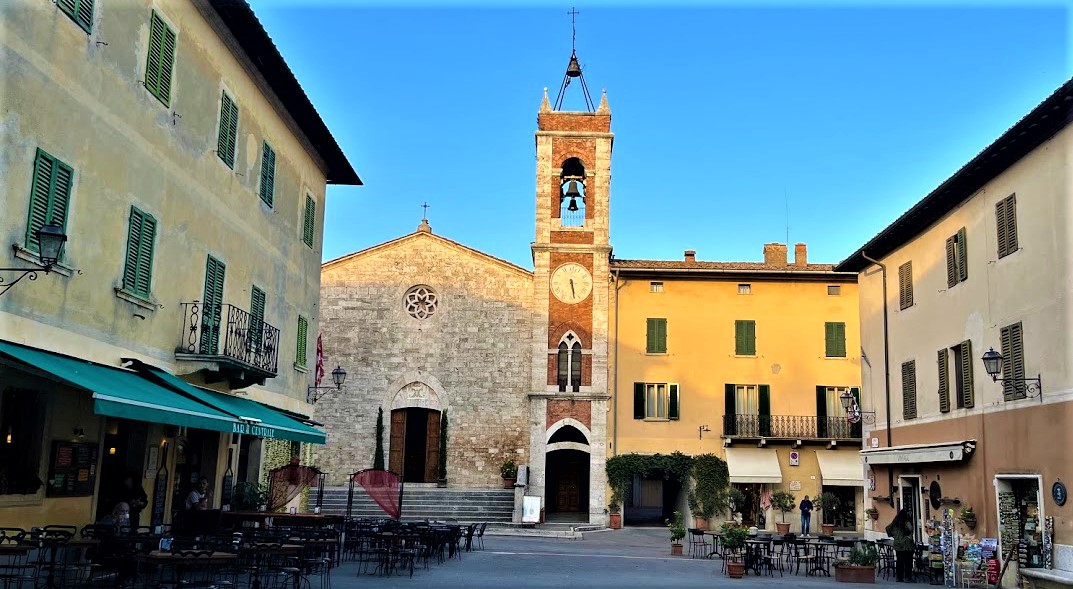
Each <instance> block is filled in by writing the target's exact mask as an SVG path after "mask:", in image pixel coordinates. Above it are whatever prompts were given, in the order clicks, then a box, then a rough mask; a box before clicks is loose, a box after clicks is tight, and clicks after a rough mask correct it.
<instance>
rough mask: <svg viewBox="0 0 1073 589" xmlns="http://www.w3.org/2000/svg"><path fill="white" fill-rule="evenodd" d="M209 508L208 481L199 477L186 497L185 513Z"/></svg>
mask: <svg viewBox="0 0 1073 589" xmlns="http://www.w3.org/2000/svg"><path fill="white" fill-rule="evenodd" d="M208 508H209V479H207V478H205V477H201V478H200V479H198V481H197V486H196V487H194V488H193V489H191V490H190V494H189V495H187V496H186V509H187V511H189V510H192V509H198V510H205V509H208Z"/></svg>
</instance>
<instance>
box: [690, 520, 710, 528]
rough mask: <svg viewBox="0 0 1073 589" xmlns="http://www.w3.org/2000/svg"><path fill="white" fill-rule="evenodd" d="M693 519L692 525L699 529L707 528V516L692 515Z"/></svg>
mask: <svg viewBox="0 0 1073 589" xmlns="http://www.w3.org/2000/svg"><path fill="white" fill-rule="evenodd" d="M693 521H694V525H696V527H697V528H699V529H701V530H707V529H708V518H706V517H694V518H693Z"/></svg>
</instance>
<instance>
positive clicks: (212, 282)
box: [198, 256, 227, 355]
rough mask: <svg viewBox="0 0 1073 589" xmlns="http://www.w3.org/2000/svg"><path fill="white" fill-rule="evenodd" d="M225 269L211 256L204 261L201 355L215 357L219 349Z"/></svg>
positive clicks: (222, 264)
mask: <svg viewBox="0 0 1073 589" xmlns="http://www.w3.org/2000/svg"><path fill="white" fill-rule="evenodd" d="M226 271H227V267H226V266H225V265H224V263H223V262H221V261H220V260H217V259H216V258H214V257H212V256H208V259H207V260H206V261H205V294H204V297H203V299H202V300H203V301H204V303H203V304H202V308H201V340H200V343H199V345H198V349H199V351H200V353H202V354H209V355H215V354H218V353H219V349H220V324H221V321H222V319H223V303H224V277H225V275H226Z"/></svg>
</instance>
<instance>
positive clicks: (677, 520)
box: [667, 511, 686, 556]
mask: <svg viewBox="0 0 1073 589" xmlns="http://www.w3.org/2000/svg"><path fill="white" fill-rule="evenodd" d="M667 528H668V529H670V530H671V556H682V538H685V537H686V527H685V526H684V525H682V512H681V511H676V512H674V517H672V518H671V520H670V521H669V522H667Z"/></svg>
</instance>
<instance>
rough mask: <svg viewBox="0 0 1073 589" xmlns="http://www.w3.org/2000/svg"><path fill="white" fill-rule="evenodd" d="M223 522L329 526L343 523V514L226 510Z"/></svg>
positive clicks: (223, 513)
mask: <svg viewBox="0 0 1073 589" xmlns="http://www.w3.org/2000/svg"><path fill="white" fill-rule="evenodd" d="M220 519H221V521H223V522H232V523H241V522H257V523H259V524H261V526H269V527H270V525H271V526H306V527H327V526H334V525H337V524H341V523H343V516H341V515H329V514H326V513H276V512H274V511H224V512H221V513H220Z"/></svg>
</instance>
